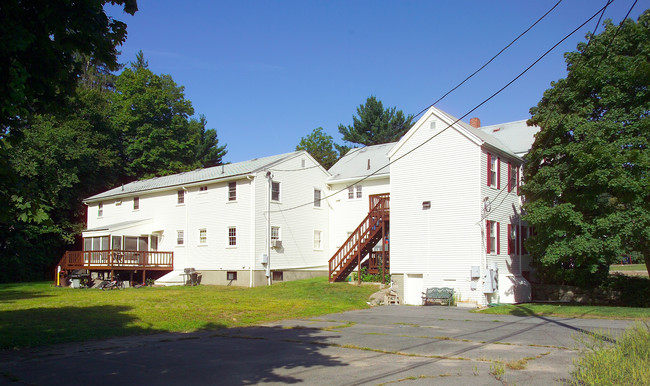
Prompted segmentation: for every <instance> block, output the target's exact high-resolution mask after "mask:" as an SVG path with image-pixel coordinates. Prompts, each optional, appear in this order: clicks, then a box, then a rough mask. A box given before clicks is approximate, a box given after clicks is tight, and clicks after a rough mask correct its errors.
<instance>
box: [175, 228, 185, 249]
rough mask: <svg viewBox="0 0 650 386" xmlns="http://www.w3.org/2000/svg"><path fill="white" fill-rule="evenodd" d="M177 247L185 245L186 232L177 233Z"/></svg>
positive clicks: (179, 231) (178, 231)
mask: <svg viewBox="0 0 650 386" xmlns="http://www.w3.org/2000/svg"><path fill="white" fill-rule="evenodd" d="M176 245H185V231H183V230H177V231H176Z"/></svg>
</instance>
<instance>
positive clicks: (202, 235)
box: [199, 228, 208, 244]
mask: <svg viewBox="0 0 650 386" xmlns="http://www.w3.org/2000/svg"><path fill="white" fill-rule="evenodd" d="M207 243H208V230H207V229H205V228H202V229H199V244H207Z"/></svg>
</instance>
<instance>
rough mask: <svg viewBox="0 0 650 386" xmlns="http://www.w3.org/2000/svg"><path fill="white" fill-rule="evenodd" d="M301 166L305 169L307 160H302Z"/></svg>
mask: <svg viewBox="0 0 650 386" xmlns="http://www.w3.org/2000/svg"><path fill="white" fill-rule="evenodd" d="M300 165H301V166H302V167H303V168H304V167H305V160H304V159H303V160H300Z"/></svg>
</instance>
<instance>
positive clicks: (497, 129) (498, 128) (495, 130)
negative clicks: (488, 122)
mask: <svg viewBox="0 0 650 386" xmlns="http://www.w3.org/2000/svg"><path fill="white" fill-rule="evenodd" d="M499 130H501V128H500V127H497V128H496V129H492V132H493V133H496V132H497V131H499Z"/></svg>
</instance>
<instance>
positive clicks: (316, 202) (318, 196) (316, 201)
mask: <svg viewBox="0 0 650 386" xmlns="http://www.w3.org/2000/svg"><path fill="white" fill-rule="evenodd" d="M320 200H321V191H320V190H319V189H314V207H315V208H320Z"/></svg>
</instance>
